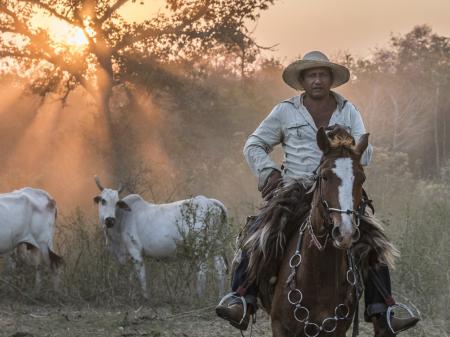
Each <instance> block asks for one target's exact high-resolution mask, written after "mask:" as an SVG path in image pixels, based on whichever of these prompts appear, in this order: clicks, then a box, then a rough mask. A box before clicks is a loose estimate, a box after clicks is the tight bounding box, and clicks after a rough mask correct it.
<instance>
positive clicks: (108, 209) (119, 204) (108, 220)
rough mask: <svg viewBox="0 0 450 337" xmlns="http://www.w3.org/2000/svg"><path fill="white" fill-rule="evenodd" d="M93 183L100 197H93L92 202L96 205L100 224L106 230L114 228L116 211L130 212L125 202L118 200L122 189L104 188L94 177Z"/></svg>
mask: <svg viewBox="0 0 450 337" xmlns="http://www.w3.org/2000/svg"><path fill="white" fill-rule="evenodd" d="M95 183H96V184H97V187H98V188H99V190H100V192H101V193H100V195H97V196H95V197H94V202H95V203H96V204H97V205H98V215H99V218H100V222H101V223H102V224H104V225H105V226H106V227H107V228H111V227H113V226H114V223H115V222H116V209H117V208H120V209H123V210H125V211H131V209H130V207H129V206H128V205H127V203H126V202H124V201H123V200H120V197H119V194H120V192H122V190H123V188H122V187H119V188H118V189H117V190H113V189H110V188H105V187H103V186H102V184H101V183H100V179H99V178H98V177H97V176H95Z"/></svg>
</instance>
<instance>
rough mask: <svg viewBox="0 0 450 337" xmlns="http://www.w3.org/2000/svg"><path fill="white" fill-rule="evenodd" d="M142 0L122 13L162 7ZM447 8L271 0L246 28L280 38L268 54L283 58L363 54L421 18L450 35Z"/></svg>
mask: <svg viewBox="0 0 450 337" xmlns="http://www.w3.org/2000/svg"><path fill="white" fill-rule="evenodd" d="M143 3H144V5H140V4H139V2H135V3H129V4H127V5H126V6H124V8H122V9H121V14H123V15H124V16H126V17H127V18H129V19H131V20H136V21H141V20H144V19H145V18H149V17H152V16H154V15H155V13H157V11H158V10H164V4H165V1H164V0H144V1H143ZM449 14H450V1H449V0H427V1H423V0H378V1H368V0H339V1H337V0H275V5H274V6H270V7H269V9H268V10H267V11H264V12H262V15H261V19H260V20H259V22H257V23H256V24H255V23H252V24H251V25H249V29H251V30H253V29H254V36H255V37H256V40H257V42H258V43H259V44H260V45H263V46H272V45H275V44H278V46H277V47H276V50H275V51H274V52H271V53H266V54H268V55H273V56H276V57H278V58H280V59H281V61H282V62H283V63H287V62H290V61H291V60H293V59H295V58H296V57H297V56H299V55H303V54H305V53H306V52H308V51H311V50H321V51H323V52H325V53H327V54H328V55H329V56H330V57H333V55H337V54H338V53H339V52H350V53H351V54H354V55H357V56H362V57H365V56H368V55H370V54H371V52H372V51H373V50H374V48H376V47H384V46H387V44H388V42H389V39H390V36H391V34H405V33H407V32H409V31H411V29H412V28H413V27H414V26H416V25H421V24H429V25H430V26H431V27H432V28H433V31H434V32H436V33H438V34H439V35H443V36H450V20H449Z"/></svg>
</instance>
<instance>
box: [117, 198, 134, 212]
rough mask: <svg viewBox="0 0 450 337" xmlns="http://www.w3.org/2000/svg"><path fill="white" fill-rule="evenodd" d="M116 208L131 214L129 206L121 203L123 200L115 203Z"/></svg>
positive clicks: (123, 202)
mask: <svg viewBox="0 0 450 337" xmlns="http://www.w3.org/2000/svg"><path fill="white" fill-rule="evenodd" d="M116 206H117V207H119V208H121V209H123V210H125V211H128V212H131V208H130V206H128V204H127V203H126V202H125V201H123V200H119V201H118V202H117V204H116Z"/></svg>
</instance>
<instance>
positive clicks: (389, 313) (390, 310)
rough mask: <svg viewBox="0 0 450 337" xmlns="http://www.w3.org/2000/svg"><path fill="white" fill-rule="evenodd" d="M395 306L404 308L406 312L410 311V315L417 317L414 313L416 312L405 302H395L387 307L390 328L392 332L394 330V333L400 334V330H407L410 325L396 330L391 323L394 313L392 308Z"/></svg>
mask: <svg viewBox="0 0 450 337" xmlns="http://www.w3.org/2000/svg"><path fill="white" fill-rule="evenodd" d="M395 308H401V309H403V310H404V311H406V312H407V313H408V315H409V316H410V318H413V317H416V316H415V315H414V313H413V312H412V310H411V309H410V308H409V307H408V306H407V305H405V304H403V303H395V304H393V305H390V306H389V307H388V308H387V310H386V322H387V325H388V327H389V330H391V332H392V333H393V334H394V335H396V334H398V333H399V332H402V331H405V330H407V329H408V327H407V328H404V329H399V330H398V331H395V330H394V329H393V328H392V325H391V317H392V316H393V315H392V310H393V309H395ZM397 319H401V318H397Z"/></svg>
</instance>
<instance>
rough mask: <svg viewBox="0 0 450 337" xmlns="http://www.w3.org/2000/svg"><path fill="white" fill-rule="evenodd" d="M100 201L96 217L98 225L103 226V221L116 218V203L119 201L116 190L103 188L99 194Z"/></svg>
mask: <svg viewBox="0 0 450 337" xmlns="http://www.w3.org/2000/svg"><path fill="white" fill-rule="evenodd" d="M100 196H101V197H102V200H100V202H99V203H98V215H99V218H100V223H101V224H103V225H104V224H105V219H107V218H113V219H115V218H116V203H117V202H118V201H119V193H118V192H117V191H116V190H112V189H109V188H105V189H104V190H103V191H102V193H101V194H100Z"/></svg>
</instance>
